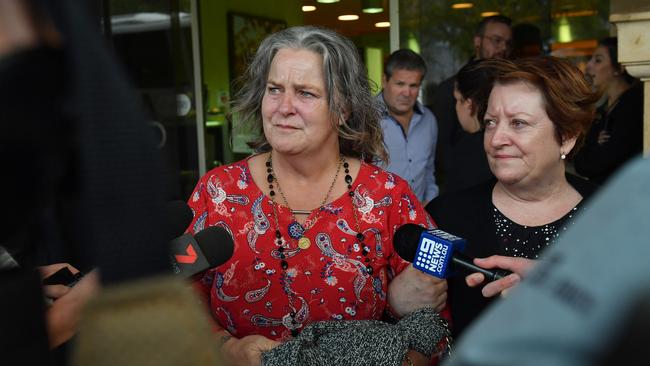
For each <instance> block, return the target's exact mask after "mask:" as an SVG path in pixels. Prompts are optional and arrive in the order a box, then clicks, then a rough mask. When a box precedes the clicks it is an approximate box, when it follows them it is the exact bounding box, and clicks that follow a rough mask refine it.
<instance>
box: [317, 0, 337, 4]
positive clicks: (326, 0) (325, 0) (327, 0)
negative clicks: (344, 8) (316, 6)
mask: <svg viewBox="0 0 650 366" xmlns="http://www.w3.org/2000/svg"><path fill="white" fill-rule="evenodd" d="M316 1H317V2H319V3H323V4H331V3H338V2H339V0H316Z"/></svg>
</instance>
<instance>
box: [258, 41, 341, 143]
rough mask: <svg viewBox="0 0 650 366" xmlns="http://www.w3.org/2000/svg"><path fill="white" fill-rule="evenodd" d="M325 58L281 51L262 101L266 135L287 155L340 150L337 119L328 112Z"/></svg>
mask: <svg viewBox="0 0 650 366" xmlns="http://www.w3.org/2000/svg"><path fill="white" fill-rule="evenodd" d="M327 99H328V98H327V90H326V87H325V78H324V75H323V59H322V57H321V56H320V55H319V54H317V53H315V52H312V51H309V50H305V49H288V48H285V49H281V50H279V51H278V52H277V53H276V55H275V57H274V58H273V61H272V62H271V67H270V70H269V75H268V78H267V84H266V90H265V92H264V97H263V98H262V120H263V127H264V135H265V136H266V139H267V140H268V142H269V144H270V145H271V147H272V148H273V150H275V151H278V152H280V153H285V154H299V153H304V152H314V151H318V150H322V149H329V148H332V149H336V151H338V134H337V131H336V128H335V125H336V123H335V120H334V117H333V116H332V115H331V113H330V111H329V105H328V102H327Z"/></svg>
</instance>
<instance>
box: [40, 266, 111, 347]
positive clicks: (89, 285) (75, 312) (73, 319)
mask: <svg viewBox="0 0 650 366" xmlns="http://www.w3.org/2000/svg"><path fill="white" fill-rule="evenodd" d="M55 286H56V287H59V286H62V285H55ZM46 287H54V286H46ZM63 287H65V286H63ZM98 289H99V275H98V273H97V271H96V270H95V271H91V272H89V273H88V274H87V275H86V276H84V277H83V278H82V279H81V280H80V281H79V282H78V283H77V284H76V285H75V286H74V287H72V288H69V289H68V291H66V293H65V294H63V295H62V296H60V297H58V298H57V299H56V300H55V301H54V302H53V303H52V305H50V306H49V307H48V309H47V313H46V314H45V318H46V321H47V332H48V336H49V339H50V348H55V347H58V346H59V345H61V344H62V343H64V342H67V341H68V340H69V339H70V338H72V336H73V335H74V334H75V333H76V331H77V325H78V324H79V320H80V318H81V312H82V309H83V307H84V306H85V305H86V303H87V302H88V300H90V298H91V297H92V296H94V294H95V293H96V292H97V290H98Z"/></svg>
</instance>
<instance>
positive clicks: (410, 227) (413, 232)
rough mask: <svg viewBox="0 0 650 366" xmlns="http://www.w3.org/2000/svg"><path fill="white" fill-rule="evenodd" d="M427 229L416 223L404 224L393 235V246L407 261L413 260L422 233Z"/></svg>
mask: <svg viewBox="0 0 650 366" xmlns="http://www.w3.org/2000/svg"><path fill="white" fill-rule="evenodd" d="M424 230H426V229H425V228H423V227H422V226H419V225H416V224H404V225H402V226H400V227H399V228H398V229H397V231H395V235H393V247H394V248H395V251H396V252H397V254H398V255H399V256H400V257H402V259H404V260H405V261H409V262H413V258H414V257H415V252H416V251H417V249H418V244H419V242H420V234H422V232H423V231H424Z"/></svg>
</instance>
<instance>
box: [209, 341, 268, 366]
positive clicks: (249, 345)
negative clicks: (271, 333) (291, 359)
mask: <svg viewBox="0 0 650 366" xmlns="http://www.w3.org/2000/svg"><path fill="white" fill-rule="evenodd" d="M279 345H280V342H277V341H274V340H271V339H269V338H266V337H264V336H261V335H250V336H246V337H244V338H239V339H238V338H235V337H229V338H228V339H227V340H226V341H225V342H224V343H223V344H222V345H221V356H222V360H223V362H224V364H225V365H229V366H239V365H241V366H248V365H250V366H261V365H262V352H265V351H268V350H271V349H273V348H275V347H277V346H279Z"/></svg>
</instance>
